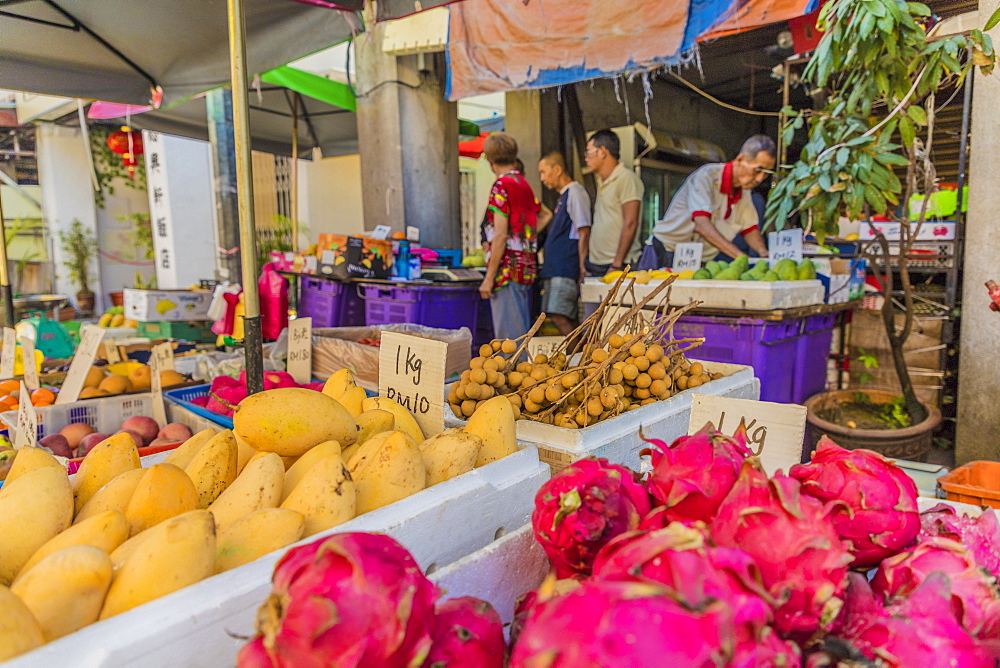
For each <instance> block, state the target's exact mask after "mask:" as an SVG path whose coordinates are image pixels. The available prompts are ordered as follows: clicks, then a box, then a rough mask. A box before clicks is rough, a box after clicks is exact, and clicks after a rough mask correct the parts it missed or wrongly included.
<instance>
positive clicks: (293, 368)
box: [288, 318, 312, 385]
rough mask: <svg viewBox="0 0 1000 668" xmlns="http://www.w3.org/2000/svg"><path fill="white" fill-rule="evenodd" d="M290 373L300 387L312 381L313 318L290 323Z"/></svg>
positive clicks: (299, 319)
mask: <svg viewBox="0 0 1000 668" xmlns="http://www.w3.org/2000/svg"><path fill="white" fill-rule="evenodd" d="M288 373H290V374H291V375H292V378H293V379H294V380H295V382H296V383H298V384H299V385H305V384H306V383H308V382H309V381H311V380H312V318H296V319H295V320H291V321H289V323H288Z"/></svg>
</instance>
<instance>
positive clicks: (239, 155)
mask: <svg viewBox="0 0 1000 668" xmlns="http://www.w3.org/2000/svg"><path fill="white" fill-rule="evenodd" d="M227 7H228V10H229V72H230V78H231V79H232V91H233V138H234V139H235V144H236V195H237V200H236V201H237V208H238V210H239V217H240V250H241V253H240V254H241V257H242V269H243V272H242V282H243V305H244V312H245V316H244V318H243V327H244V335H243V346H244V349H245V352H246V371H247V391H248V392H249V393H250V394H256V393H258V392H262V391H263V390H264V349H263V337H262V336H261V322H260V299H259V296H258V294H257V267H256V265H257V242H256V238H255V234H254V233H255V226H254V217H253V213H254V212H253V179H252V168H251V155H250V119H249V107H250V105H249V103H248V101H247V73H246V26H245V24H244V18H243V0H228V2H227Z"/></svg>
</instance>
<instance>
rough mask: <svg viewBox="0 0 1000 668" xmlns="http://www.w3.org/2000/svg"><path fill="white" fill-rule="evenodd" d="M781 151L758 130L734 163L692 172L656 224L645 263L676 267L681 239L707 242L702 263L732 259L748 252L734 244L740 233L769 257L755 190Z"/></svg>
mask: <svg viewBox="0 0 1000 668" xmlns="http://www.w3.org/2000/svg"><path fill="white" fill-rule="evenodd" d="M776 152H777V151H776V148H775V145H774V140H772V139H771V138H770V137H768V136H767V135H754V136H753V137H750V139H748V140H746V142H744V143H743V148H741V149H740V154H739V155H738V156H736V159H735V160H733V161H732V162H726V163H713V164H709V165H703V166H701V167H699V168H698V169H696V170H695V171H694V172H692V173H691V175H690V176H688V177H687V179H686V180H685V181H684V183H683V184H682V185H681V187H680V189H678V191H677V193H676V194H675V195H674V198H673V199H672V200H671V201H670V205H669V206H668V207H667V212H666V213H665V214H664V216H663V219H662V220H660V221H659V222H658V223H657V224H656V226H655V227H654V228H653V234H652V235H651V236H650V237H649V239H648V240H647V241H646V245H645V247H644V248H643V253H642V259H641V260H640V261H639V265H638V266H639V268H640V269H659V268H661V267H671V266H672V265H673V262H674V250H675V249H676V248H677V244H679V243H684V242H688V241H700V242H702V244H703V246H702V264H704V263H705V262H709V261H711V260H713V259H717V257H718V256H719V255H720V254H722V255H723V256H726V257H723V258H719V259H726V258H728V259H732V258H734V257H736V256H737V255H742V254H743V251H741V250H740V249H739V248H737V247H736V245H735V244H733V239H735V238H736V236H737V235H742V236H743V238H744V239H745V240H746V242H747V245H748V246H749V247H750V248H752V249H753V250H755V251H757V253H758V254H759V255H760V256H761V257H767V246H766V245H765V244H764V237H763V236H762V235H761V233H760V230H759V229H758V227H757V225H758V216H757V209H756V208H755V207H754V205H753V198H752V197H751V194H750V191H751V190H752V189H753V188H755V187H756V186H758V185H760V183H761V182H762V181H763V180H764V179H766V178H767V176H768V174H770V173H771V171H772V170H773V169H774V165H775V161H776V160H775V154H776Z"/></svg>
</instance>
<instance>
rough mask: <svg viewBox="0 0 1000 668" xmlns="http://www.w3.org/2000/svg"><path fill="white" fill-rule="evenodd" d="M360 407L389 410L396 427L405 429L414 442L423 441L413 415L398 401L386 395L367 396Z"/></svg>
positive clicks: (370, 409) (368, 409)
mask: <svg viewBox="0 0 1000 668" xmlns="http://www.w3.org/2000/svg"><path fill="white" fill-rule="evenodd" d="M361 407H362V409H364V410H365V411H372V410H382V411H389V412H390V413H392V416H393V418H395V421H396V425H395V428H396V429H400V430H402V431H405V432H406V435H407V436H409V437H410V438H412V439H413V442H414V443H423V442H424V432H423V431H421V429H420V425H418V424H417V420H416V418H414V417H413V415H412V414H411V413H410V411H408V410H406V409H405V408H403V407H402V406H401V405H400V404H399V402H398V401H394V400H392V399H387V398H386V397H369V398H367V399H365V400H364V402H363V403H362V404H361Z"/></svg>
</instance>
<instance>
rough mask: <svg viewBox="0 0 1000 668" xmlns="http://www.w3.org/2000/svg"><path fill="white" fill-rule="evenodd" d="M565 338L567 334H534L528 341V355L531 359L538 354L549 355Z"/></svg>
mask: <svg viewBox="0 0 1000 668" xmlns="http://www.w3.org/2000/svg"><path fill="white" fill-rule="evenodd" d="M565 339H566V337H565V336H533V337H531V340H530V341H528V355H529V356H530V357H531V359H535V357H536V356H537V355H546V356H549V355H551V354H552V352H553V351H554V350H555V349H556V348H558V347H559V346H560V345H562V342H563V341H564V340H565Z"/></svg>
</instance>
